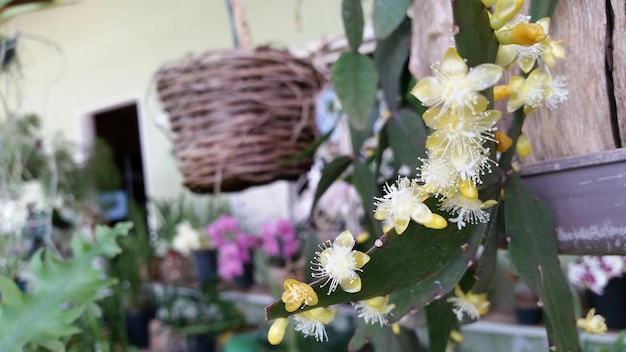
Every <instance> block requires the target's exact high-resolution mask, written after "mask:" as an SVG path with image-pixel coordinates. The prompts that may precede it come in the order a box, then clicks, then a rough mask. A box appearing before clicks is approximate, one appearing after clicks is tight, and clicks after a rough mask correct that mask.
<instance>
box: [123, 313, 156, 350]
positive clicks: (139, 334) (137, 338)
mask: <svg viewBox="0 0 626 352" xmlns="http://www.w3.org/2000/svg"><path fill="white" fill-rule="evenodd" d="M150 315H151V312H150V311H144V310H127V311H125V312H124V316H125V318H126V334H127V335H128V342H129V343H130V344H131V345H133V346H136V347H139V348H147V347H149V345H150V331H149V327H148V325H149V323H150Z"/></svg>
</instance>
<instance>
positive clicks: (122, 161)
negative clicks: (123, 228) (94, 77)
mask: <svg viewBox="0 0 626 352" xmlns="http://www.w3.org/2000/svg"><path fill="white" fill-rule="evenodd" d="M92 119H93V128H94V135H95V138H98V139H101V140H103V141H105V142H106V143H107V144H108V145H109V147H110V148H111V150H112V152H113V155H114V158H115V163H116V164H117V168H118V170H119V171H120V174H121V175H120V176H121V178H122V187H123V189H122V190H121V191H123V192H124V193H123V194H124V196H125V197H126V198H127V200H128V202H129V203H130V202H134V203H135V204H137V205H138V206H139V207H140V208H142V209H145V205H146V189H145V183H144V170H143V160H142V156H141V140H140V134H139V117H138V112H137V105H136V104H129V105H124V106H121V107H118V108H115V109H111V110H107V111H102V112H98V113H95V114H93V116H92ZM116 217H117V218H116ZM127 219H128V212H127V211H126V214H125V216H121V215H119V213H118V214H117V215H116V216H113V218H109V219H108V220H109V221H111V222H117V221H122V220H127Z"/></svg>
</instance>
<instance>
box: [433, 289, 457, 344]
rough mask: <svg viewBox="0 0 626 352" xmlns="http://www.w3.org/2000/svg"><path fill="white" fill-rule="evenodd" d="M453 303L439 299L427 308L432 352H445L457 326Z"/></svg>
mask: <svg viewBox="0 0 626 352" xmlns="http://www.w3.org/2000/svg"><path fill="white" fill-rule="evenodd" d="M453 308H454V307H453V305H452V303H448V302H446V300H445V299H444V298H441V299H438V300H436V301H434V302H432V303H431V304H429V305H428V306H427V307H426V319H427V320H428V341H429V342H430V343H429V349H428V350H429V351H430V352H445V351H446V347H447V346H448V340H449V339H450V332H451V331H452V327H453V326H454V325H455V324H457V319H456V316H455V315H454V312H453V311H452V309H453Z"/></svg>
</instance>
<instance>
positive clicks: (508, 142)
mask: <svg viewBox="0 0 626 352" xmlns="http://www.w3.org/2000/svg"><path fill="white" fill-rule="evenodd" d="M496 141H497V142H498V144H496V150H497V151H499V152H500V153H504V152H506V151H507V150H509V148H511V146H512V145H513V140H512V139H511V138H509V136H507V134H506V133H505V132H503V131H498V132H496Z"/></svg>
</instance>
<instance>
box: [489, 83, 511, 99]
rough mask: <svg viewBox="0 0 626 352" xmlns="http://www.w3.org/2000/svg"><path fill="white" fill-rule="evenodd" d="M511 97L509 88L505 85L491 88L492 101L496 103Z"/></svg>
mask: <svg viewBox="0 0 626 352" xmlns="http://www.w3.org/2000/svg"><path fill="white" fill-rule="evenodd" d="M509 95H511V87H509V86H507V85H498V86H494V87H493V100H494V101H498V100H502V99H504V98H507V97H508V96H509Z"/></svg>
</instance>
